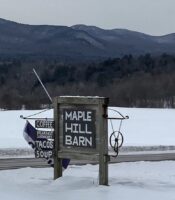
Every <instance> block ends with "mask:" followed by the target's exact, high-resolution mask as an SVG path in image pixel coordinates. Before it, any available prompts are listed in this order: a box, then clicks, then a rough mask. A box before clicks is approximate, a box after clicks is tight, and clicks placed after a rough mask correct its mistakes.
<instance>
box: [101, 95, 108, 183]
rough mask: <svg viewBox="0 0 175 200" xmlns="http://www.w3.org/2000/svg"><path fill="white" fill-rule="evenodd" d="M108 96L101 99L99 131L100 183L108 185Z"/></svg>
mask: <svg viewBox="0 0 175 200" xmlns="http://www.w3.org/2000/svg"><path fill="white" fill-rule="evenodd" d="M108 101H109V99H108V98H105V99H101V103H100V104H99V114H100V115H101V116H100V121H99V129H100V130H99V131H100V149H99V185H108V161H109V156H108V134H107V133H108V124H107V119H106V117H107V106H108Z"/></svg>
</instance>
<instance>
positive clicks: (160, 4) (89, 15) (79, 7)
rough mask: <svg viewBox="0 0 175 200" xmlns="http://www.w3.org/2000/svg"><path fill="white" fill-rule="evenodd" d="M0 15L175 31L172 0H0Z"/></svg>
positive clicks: (33, 21) (32, 20) (158, 32)
mask: <svg viewBox="0 0 175 200" xmlns="http://www.w3.org/2000/svg"><path fill="white" fill-rule="evenodd" d="M0 18H5V19H9V20H13V21H17V22H21V23H27V24H52V25H66V26H71V25H75V24H86V25H95V26H99V27H101V28H106V29H112V28H126V29H130V30H135V31H140V32H144V33H148V34H151V35H163V34H167V33H172V32H175V22H174V21H175V0H0Z"/></svg>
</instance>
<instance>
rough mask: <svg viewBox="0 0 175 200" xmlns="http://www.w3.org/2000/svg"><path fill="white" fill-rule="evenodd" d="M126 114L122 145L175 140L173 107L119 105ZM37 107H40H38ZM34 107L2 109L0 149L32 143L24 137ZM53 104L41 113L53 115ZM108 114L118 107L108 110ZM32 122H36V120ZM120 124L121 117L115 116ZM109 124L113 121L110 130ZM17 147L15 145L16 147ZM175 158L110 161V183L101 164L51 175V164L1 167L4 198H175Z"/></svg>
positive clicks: (163, 143)
mask: <svg viewBox="0 0 175 200" xmlns="http://www.w3.org/2000/svg"><path fill="white" fill-rule="evenodd" d="M116 109H117V110H118V111H119V112H121V113H122V114H123V115H129V117H130V118H129V120H124V121H123V125H122V129H121V132H122V133H123V135H124V138H125V140H124V146H125V147H126V148H127V147H128V146H132V147H142V146H144V148H147V147H149V146H152V147H154V146H171V147H173V146H175V123H174V116H175V110H174V109H138V108H116ZM36 112H37V111H36ZM34 113H35V111H0V120H1V131H0V151H1V150H3V151H4V152H5V151H7V152H11V154H13V153H14V149H16V151H19V153H20V148H21V149H22V148H23V149H30V147H29V146H28V145H27V144H26V142H25V140H24V139H23V128H24V125H25V120H22V119H20V115H24V116H27V115H30V114H34ZM52 114H53V113H52V110H50V111H48V112H46V113H43V114H42V115H39V116H38V117H52ZM109 116H111V117H112V116H113V117H115V116H116V115H115V113H114V112H112V111H109ZM32 123H33V122H32ZM113 126H114V129H115V130H118V127H119V121H113ZM110 133H111V126H110V123H109V135H110ZM12 149H13V150H12ZM174 169H175V162H174V161H164V162H135V163H120V164H110V165H109V185H110V186H99V185H98V165H84V166H69V167H68V169H67V170H65V171H64V173H63V177H62V178H60V179H57V180H56V181H53V169H52V168H44V169H32V168H23V169H18V170H4V171H0V199H2V200H29V199H30V200H31V199H32V200H40V199H42V200H56V199H60V200H62V199H66V200H90V199H94V200H98V199H99V200H111V199H120V200H129V199H130V200H135V199H141V200H147V199H149V200H165V199H167V200H175V189H174V188H175V170H174Z"/></svg>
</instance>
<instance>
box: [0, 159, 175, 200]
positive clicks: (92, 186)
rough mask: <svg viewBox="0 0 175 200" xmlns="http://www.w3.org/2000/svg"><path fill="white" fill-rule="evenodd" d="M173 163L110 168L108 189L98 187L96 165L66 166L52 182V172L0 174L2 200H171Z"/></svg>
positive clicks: (28, 170)
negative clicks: (60, 176) (60, 174)
mask: <svg viewBox="0 0 175 200" xmlns="http://www.w3.org/2000/svg"><path fill="white" fill-rule="evenodd" d="M174 169H175V162H172V161H166V162H153V163H151V162H137V163H120V164H111V165H109V185H110V186H99V185H98V165H85V166H69V167H68V169H67V170H65V171H64V174H63V177H62V178H59V179H57V180H56V181H53V169H51V168H45V169H32V168H24V169H18V170H11V171H8V170H7V171H0V198H1V199H2V200H12V199H13V200H31V199H32V200H56V199H60V200H63V199H65V200H90V199H94V200H112V199H120V200H129V199H130V200H136V199H139V200H140V199H141V200H147V199H149V200H165V199H166V200H174V199H175V190H174V188H175V170H174Z"/></svg>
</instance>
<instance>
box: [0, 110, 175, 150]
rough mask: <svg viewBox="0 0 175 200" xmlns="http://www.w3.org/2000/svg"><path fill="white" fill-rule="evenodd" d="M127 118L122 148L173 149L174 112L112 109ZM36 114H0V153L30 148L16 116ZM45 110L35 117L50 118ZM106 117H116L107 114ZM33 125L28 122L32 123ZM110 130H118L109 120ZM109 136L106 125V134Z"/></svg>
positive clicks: (49, 114) (48, 112)
mask: <svg viewBox="0 0 175 200" xmlns="http://www.w3.org/2000/svg"><path fill="white" fill-rule="evenodd" d="M113 109H116V110H118V111H119V112H121V113H122V114H123V115H128V116H129V119H128V120H124V121H123V124H122V128H121V132H122V133H123V135H124V146H159V145H162V146H175V121H174V116H175V109H141V108H113ZM36 112H38V111H0V121H1V131H0V149H2V148H30V147H29V146H28V144H27V143H26V142H25V140H24V139H23V128H24V125H25V120H23V119H21V118H20V115H23V116H28V115H31V114H34V113H36ZM52 116H53V111H52V110H49V111H47V112H45V113H42V114H40V115H37V116H36V117H52ZM109 116H110V117H119V115H117V114H116V113H115V112H113V111H109ZM33 122H34V121H31V123H33ZM113 126H114V130H118V128H119V120H117V121H116V120H113ZM110 133H111V124H110V123H109V131H108V134H109V136H110Z"/></svg>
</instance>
